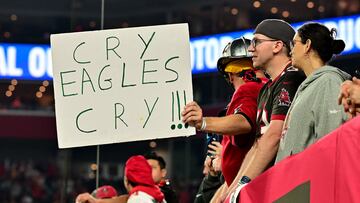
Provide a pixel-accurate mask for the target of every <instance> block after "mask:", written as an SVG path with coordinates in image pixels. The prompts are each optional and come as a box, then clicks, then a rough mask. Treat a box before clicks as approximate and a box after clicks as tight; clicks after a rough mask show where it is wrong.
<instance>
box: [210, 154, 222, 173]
mask: <svg viewBox="0 0 360 203" xmlns="http://www.w3.org/2000/svg"><path fill="white" fill-rule="evenodd" d="M212 167H213V168H214V171H216V172H219V171H221V157H216V158H215V159H213V161H212Z"/></svg>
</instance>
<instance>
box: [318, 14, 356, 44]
mask: <svg viewBox="0 0 360 203" xmlns="http://www.w3.org/2000/svg"><path fill="white" fill-rule="evenodd" d="M354 20H355V21H354ZM324 25H325V26H326V27H328V28H330V29H331V28H335V29H336V30H337V38H338V39H342V40H344V42H345V44H346V47H345V49H344V51H350V50H353V49H354V48H357V49H360V35H359V33H360V18H356V19H353V18H349V19H341V20H339V21H337V22H336V21H325V22H324Z"/></svg>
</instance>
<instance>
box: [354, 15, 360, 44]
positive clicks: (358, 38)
mask: <svg viewBox="0 0 360 203" xmlns="http://www.w3.org/2000/svg"><path fill="white" fill-rule="evenodd" d="M354 33H355V34H354V36H355V45H356V47H357V48H358V49H360V18H357V19H356V22H355V32H354Z"/></svg>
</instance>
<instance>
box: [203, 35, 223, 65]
mask: <svg viewBox="0 0 360 203" xmlns="http://www.w3.org/2000/svg"><path fill="white" fill-rule="evenodd" d="M220 53H221V52H220V48H219V41H218V40H217V39H216V38H215V37H211V38H209V39H208V40H207V43H206V46H205V64H206V66H207V67H208V68H209V69H214V68H216V64H217V60H218V58H219V56H220Z"/></svg>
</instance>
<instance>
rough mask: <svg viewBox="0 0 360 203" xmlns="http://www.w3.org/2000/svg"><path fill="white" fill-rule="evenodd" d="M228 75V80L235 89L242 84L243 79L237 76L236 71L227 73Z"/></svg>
mask: <svg viewBox="0 0 360 203" xmlns="http://www.w3.org/2000/svg"><path fill="white" fill-rule="evenodd" d="M227 74H228V76H229V82H230V83H231V85H232V86H233V87H234V89H235V90H237V89H238V88H239V87H240V86H241V85H242V84H244V83H245V82H244V80H243V79H242V78H241V77H239V76H237V73H227Z"/></svg>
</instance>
